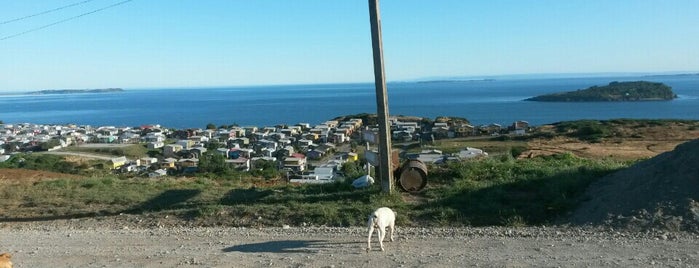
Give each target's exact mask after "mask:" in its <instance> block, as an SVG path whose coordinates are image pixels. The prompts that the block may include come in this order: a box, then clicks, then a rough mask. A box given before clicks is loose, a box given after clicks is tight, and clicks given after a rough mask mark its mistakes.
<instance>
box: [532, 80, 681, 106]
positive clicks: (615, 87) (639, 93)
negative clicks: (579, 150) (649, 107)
mask: <svg viewBox="0 0 699 268" xmlns="http://www.w3.org/2000/svg"><path fill="white" fill-rule="evenodd" d="M674 98H677V95H675V93H673V92H672V88H671V87H670V86H667V85H665V84H663V83H656V82H648V81H633V82H616V81H615V82H611V83H609V85H606V86H592V87H589V88H587V89H578V90H576V91H569V92H562V93H553V94H546V95H540V96H536V97H532V98H528V99H526V100H528V101H550V102H589V101H660V100H672V99H674Z"/></svg>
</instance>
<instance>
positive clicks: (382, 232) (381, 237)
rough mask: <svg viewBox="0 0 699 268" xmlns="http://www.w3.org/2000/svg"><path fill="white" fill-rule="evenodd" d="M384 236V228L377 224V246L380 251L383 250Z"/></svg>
mask: <svg viewBox="0 0 699 268" xmlns="http://www.w3.org/2000/svg"><path fill="white" fill-rule="evenodd" d="M384 237H386V228H385V227H381V226H379V246H381V251H384V248H383V239H384Z"/></svg>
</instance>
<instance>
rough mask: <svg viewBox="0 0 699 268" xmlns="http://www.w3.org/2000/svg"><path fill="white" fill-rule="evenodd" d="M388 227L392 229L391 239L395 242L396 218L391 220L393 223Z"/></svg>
mask: <svg viewBox="0 0 699 268" xmlns="http://www.w3.org/2000/svg"><path fill="white" fill-rule="evenodd" d="M388 228H391V229H390V231H391V237H390V239H391V242H393V231H394V230H395V229H396V221H395V220H394V221H391V223H390V224H389V225H388Z"/></svg>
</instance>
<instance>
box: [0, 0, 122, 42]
mask: <svg viewBox="0 0 699 268" xmlns="http://www.w3.org/2000/svg"><path fill="white" fill-rule="evenodd" d="M90 1H92V0H90ZM131 1H133V0H125V1H121V2H118V3H115V4H111V5H109V6H106V7H102V8H98V9H95V10H92V11H90V12H86V13H82V14H80V15H77V16H73V17H70V18H67V19H62V20H59V21H56V22H52V23H49V24H46V25H43V26H39V27H36V28H33V29H29V30H26V31H23V32H20V33H16V34H12V35H7V36H3V37H1V38H0V41H4V40H7V39H10V38H14V37H17V36H20V35H25V34H28V33H31V32H36V31H39V30H43V29H46V28H49V27H51V26H55V25H58V24H61V23H64V22H67V21H71V20H74V19H77V18H80V17H84V16H87V15H90V14H94V13H97V12H100V11H103V10H105V9H109V8H113V7H116V6H120V5H123V4H126V3H128V2H131Z"/></svg>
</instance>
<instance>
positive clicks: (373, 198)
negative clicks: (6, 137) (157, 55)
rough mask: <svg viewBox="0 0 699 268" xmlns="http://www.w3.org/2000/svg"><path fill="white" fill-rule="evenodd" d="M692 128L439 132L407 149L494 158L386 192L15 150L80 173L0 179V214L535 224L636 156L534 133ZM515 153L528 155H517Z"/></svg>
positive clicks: (27, 159)
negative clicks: (539, 143) (478, 135)
mask: <svg viewBox="0 0 699 268" xmlns="http://www.w3.org/2000/svg"><path fill="white" fill-rule="evenodd" d="M698 126H699V122H698V121H691V120H687V121H683V120H627V119H616V120H606V121H593V120H579V121H570V122H560V123H556V124H553V125H551V126H546V127H541V128H539V129H535V130H534V132H532V133H531V134H529V135H527V136H505V135H502V136H499V137H495V138H491V137H484V138H482V139H473V138H460V139H444V140H436V141H434V142H431V143H430V144H429V145H422V147H421V146H417V147H415V148H410V150H421V149H438V150H441V151H443V152H445V153H453V152H457V151H459V150H460V149H463V148H465V147H467V146H469V147H476V148H480V149H483V150H485V151H487V152H488V153H489V156H488V157H487V158H479V159H472V160H466V161H459V162H450V163H448V164H446V165H441V166H437V165H430V166H429V175H428V184H427V187H426V188H425V189H423V190H422V191H420V192H418V193H405V192H400V191H398V190H397V191H396V192H395V193H394V194H390V195H388V194H383V193H381V191H380V187H379V185H378V183H377V184H375V185H373V186H371V187H369V188H367V189H354V188H353V187H352V186H351V184H350V183H351V181H349V180H348V181H341V182H337V183H333V184H322V185H297V184H291V183H288V182H286V180H285V178H284V174H281V173H279V171H278V170H277V168H276V165H275V164H274V163H273V162H269V163H264V162H259V163H255V164H254V166H255V167H256V168H255V169H254V170H251V171H250V172H241V171H236V170H231V169H230V168H228V167H227V166H225V165H222V163H221V160H222V158H221V157H220V156H216V155H214V154H205V155H204V156H203V157H201V158H200V162H199V165H200V166H199V168H200V169H201V170H202V172H201V173H197V174H194V175H191V177H164V178H157V179H151V178H143V177H140V178H130V177H126V176H117V175H104V174H103V173H89V172H86V171H87V170H105V169H106V170H108V168H109V167H104V166H100V165H104V163H103V162H101V161H97V160H95V161H67V160H66V159H65V158H63V157H62V156H57V155H50V154H44V153H28V154H16V155H14V156H13V157H12V158H11V159H9V160H8V161H6V162H4V163H0V168H3V167H4V168H15V169H17V168H21V169H36V170H50V171H58V172H62V173H72V174H80V175H83V176H85V177H86V178H77V179H76V178H55V179H48V180H47V179H41V180H23V179H22V178H7V177H4V178H2V177H0V178H2V179H0V200H3V202H4V204H5V206H4V207H3V215H2V216H0V221H2V220H34V219H54V218H76V217H91V216H94V215H116V214H120V213H125V214H135V215H139V217H140V216H146V217H147V216H149V215H150V216H153V217H156V218H163V217H162V216H163V215H169V216H175V217H171V218H174V219H177V220H178V221H181V222H186V223H190V224H194V225H205V226H206V225H234V226H280V225H283V224H290V225H303V224H310V225H329V226H349V225H354V226H356V225H364V224H365V222H364V221H365V218H366V215H367V213H369V212H370V211H371V210H372V209H374V208H376V207H379V206H390V207H392V208H394V209H395V210H397V211H398V219H397V220H398V223H399V224H400V225H403V226H405V225H418V224H421V225H428V226H462V225H477V226H480V225H510V226H518V225H539V224H546V223H550V222H552V221H554V220H556V218H558V217H559V216H563V215H566V214H567V213H569V212H570V211H571V210H572V209H573V208H574V207H576V206H577V205H578V204H579V202H580V201H581V200H580V199H581V198H582V193H583V192H584V191H585V189H587V187H588V185H589V184H590V183H592V182H594V181H595V180H597V179H599V178H602V177H604V176H605V175H607V174H609V173H612V172H615V171H617V170H620V169H623V168H625V167H627V166H629V165H630V164H631V163H632V162H622V161H619V160H614V159H615V158H611V157H607V156H608V155H605V156H604V157H588V158H584V157H579V156H575V155H574V154H572V153H566V152H565V151H564V152H563V153H561V151H557V152H553V153H552V154H541V155H536V154H534V155H533V156H532V154H527V153H524V152H525V151H528V150H531V149H532V148H531V144H533V143H530V142H531V141H532V140H536V139H543V140H548V139H565V140H567V141H568V140H578V142H581V143H585V144H588V145H589V144H591V142H600V143H603V144H610V143H609V141H611V142H612V143H613V142H615V141H614V140H622V139H623V140H641V139H651V140H653V142H654V143H658V142H660V141H661V140H660V139H659V137H660V138H662V139H666V138H668V137H669V138H671V139H672V142H677V141H676V140H677V139H684V138H682V137H684V136H678V137H680V138H672V137H673V135H676V134H677V133H679V132H685V133H686V131H688V130H692V129H696V128H697V127H698ZM673 131H674V132H673ZM685 138H686V137H685ZM534 144H535V143H534ZM401 146H403V145H401ZM133 148H137V147H133ZM141 148H143V149H145V148H144V147H142V146H141ZM141 148H137V149H136V150H141ZM403 149H405V148H403ZM126 150H129V147H126ZM122 153H123V151H122V152H119V154H122ZM575 153H576V155H579V154H577V153H578V152H575ZM521 155H525V156H527V155H529V157H524V158H522V159H518V157H520V156H521ZM261 161H262V160H261ZM342 172H343V173H344V174H345V176H346V177H347V178H356V177H358V176H360V175H363V174H364V171H363V170H362V169H361V165H360V163H356V162H355V163H348V164H345V165H343V167H342ZM0 175H2V174H0ZM396 189H399V187H396Z"/></svg>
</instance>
